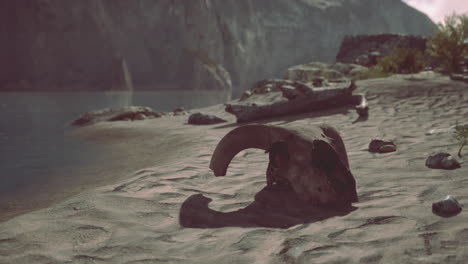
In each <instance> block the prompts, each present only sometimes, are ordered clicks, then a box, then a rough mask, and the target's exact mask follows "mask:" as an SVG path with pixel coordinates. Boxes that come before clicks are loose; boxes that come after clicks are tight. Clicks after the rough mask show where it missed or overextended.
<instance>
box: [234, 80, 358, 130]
mask: <svg viewBox="0 0 468 264" xmlns="http://www.w3.org/2000/svg"><path fill="white" fill-rule="evenodd" d="M356 88H357V87H356V85H355V83H354V82H351V85H349V86H348V87H344V88H343V87H342V88H332V89H323V90H314V91H313V92H309V93H304V94H301V95H300V96H297V97H294V98H293V99H291V100H289V101H286V102H279V103H274V104H270V105H232V104H228V105H226V109H225V110H226V112H228V113H231V114H233V115H235V116H236V118H237V123H246V122H250V121H254V120H258V119H263V118H269V117H277V116H282V115H291V114H300V113H305V112H310V111H314V110H322V109H328V108H334V107H340V106H346V105H353V106H359V105H362V104H363V100H365V97H364V96H363V95H362V94H358V95H353V91H354V90H355V89H356ZM364 104H366V102H364ZM366 105H367V104H366Z"/></svg>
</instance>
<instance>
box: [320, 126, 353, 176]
mask: <svg viewBox="0 0 468 264" xmlns="http://www.w3.org/2000/svg"><path fill="white" fill-rule="evenodd" d="M320 128H321V129H322V131H323V134H324V135H325V136H327V137H328V138H329V139H330V144H331V145H332V146H333V147H334V148H335V151H336V153H337V154H338V156H339V157H340V159H341V162H343V163H344V165H345V166H346V168H348V170H349V161H348V155H346V148H345V146H344V143H343V140H342V139H341V136H340V133H338V131H337V130H336V129H335V128H333V127H331V126H328V125H325V124H323V125H321V126H320Z"/></svg>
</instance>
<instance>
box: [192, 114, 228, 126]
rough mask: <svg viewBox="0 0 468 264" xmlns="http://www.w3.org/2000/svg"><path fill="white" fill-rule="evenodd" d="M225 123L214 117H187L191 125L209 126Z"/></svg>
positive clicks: (202, 115)
mask: <svg viewBox="0 0 468 264" xmlns="http://www.w3.org/2000/svg"><path fill="white" fill-rule="evenodd" d="M224 122H227V121H226V120H224V119H221V118H219V117H217V116H214V115H208V114H202V113H194V114H191V115H190V116H189V119H188V123H189V124H191V125H211V124H219V123H224Z"/></svg>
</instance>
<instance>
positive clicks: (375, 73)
mask: <svg viewBox="0 0 468 264" xmlns="http://www.w3.org/2000/svg"><path fill="white" fill-rule="evenodd" d="M391 75H392V74H391V73H388V72H384V71H383V70H382V67H380V66H379V65H375V66H372V67H370V68H369V70H368V71H365V72H362V73H360V74H358V75H356V76H355V77H354V79H355V80H368V79H377V78H386V77H389V76H391Z"/></svg>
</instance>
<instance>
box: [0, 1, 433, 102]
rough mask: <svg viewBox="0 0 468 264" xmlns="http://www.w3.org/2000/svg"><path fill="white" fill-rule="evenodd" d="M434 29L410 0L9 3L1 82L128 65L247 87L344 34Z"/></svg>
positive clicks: (68, 83)
mask: <svg viewBox="0 0 468 264" xmlns="http://www.w3.org/2000/svg"><path fill="white" fill-rule="evenodd" d="M434 28H435V25H434V24H433V23H432V21H431V20H430V19H429V18H428V17H427V16H426V15H424V14H422V13H420V12H418V11H416V10H415V9H413V8H411V7H409V6H407V5H406V4H404V3H403V2H401V0H328V1H325V0H190V1H184V0H158V1H154V0H132V1H128V0H77V1H63V0H29V1H6V0H2V1H0V43H1V45H2V48H1V49H0V58H2V59H1V60H0V69H1V71H0V89H3V90H5V89H37V90H41V89H61V90H66V89H69V90H70V89H85V88H91V89H95V90H103V89H111V87H115V79H116V78H115V76H116V72H117V73H118V72H122V65H125V67H126V69H125V70H126V71H128V72H129V73H130V74H131V79H132V80H133V86H134V87H135V89H137V90H138V89H161V88H171V89H184V88H185V89H229V87H230V84H231V80H232V85H233V87H234V89H235V91H234V93H235V94H239V93H240V92H241V91H242V90H245V89H247V88H248V86H249V85H250V84H251V83H253V82H255V81H257V80H259V79H262V78H267V77H273V76H276V75H279V74H280V73H282V72H283V71H284V70H285V69H287V68H288V67H290V66H292V65H296V64H301V63H305V62H309V61H325V62H327V61H328V62H329V61H333V60H334V58H335V56H336V53H337V51H338V48H339V45H340V43H341V41H342V39H343V37H344V36H345V35H355V34H378V33H403V34H422V35H427V34H431V33H432V30H433V29H434ZM117 79H118V78H117ZM12 87H13V88H12Z"/></svg>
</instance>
